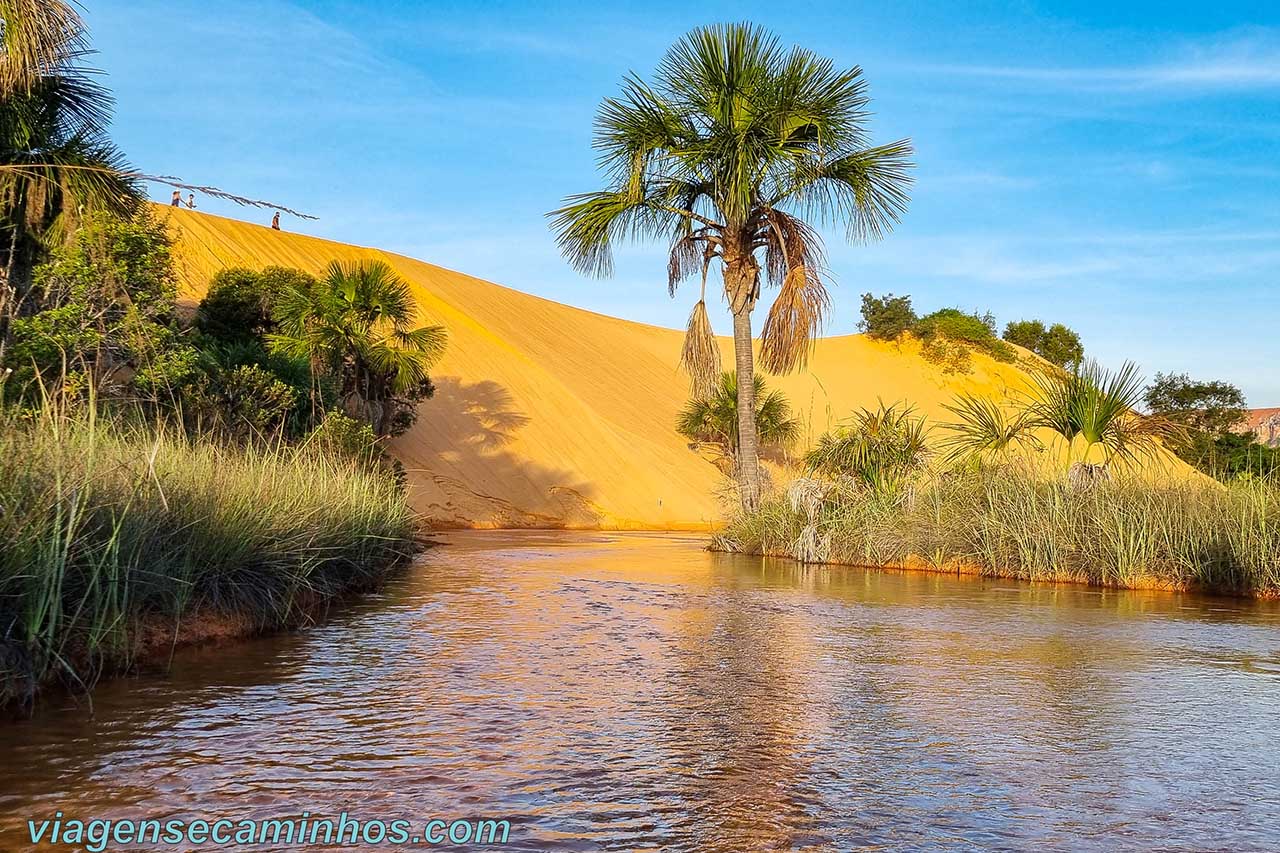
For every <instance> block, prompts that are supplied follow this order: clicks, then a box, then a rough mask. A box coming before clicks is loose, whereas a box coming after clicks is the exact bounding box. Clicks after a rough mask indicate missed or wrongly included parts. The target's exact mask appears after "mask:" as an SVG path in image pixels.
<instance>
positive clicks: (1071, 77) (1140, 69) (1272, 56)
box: [913, 31, 1280, 92]
mask: <svg viewBox="0 0 1280 853" xmlns="http://www.w3.org/2000/svg"><path fill="white" fill-rule="evenodd" d="M913 70H916V71H924V72H929V73H937V74H947V75H964V76H969V77H979V78H988V79H992V80H1006V81H1012V82H1023V83H1038V84H1042V85H1051V86H1055V87H1060V88H1067V89H1076V90H1081V91H1128V92H1143V91H1165V90H1181V91H1202V90H1219V89H1228V90H1229V89H1239V90H1248V89H1276V88H1280V39H1278V38H1277V37H1276V35H1275V34H1273V33H1271V32H1270V31H1267V32H1266V33H1265V34H1263V35H1256V36H1251V37H1248V38H1236V39H1233V40H1228V41H1219V42H1216V43H1213V44H1209V45H1206V46H1193V47H1190V48H1187V49H1185V50H1183V51H1182V55H1181V56H1179V57H1178V58H1176V59H1172V60H1169V61H1165V62H1157V63H1150V64H1144V65H1130V66H1088V67H1068V66H1058V67H1039V66H1027V65H965V64H947V65H916V66H913Z"/></svg>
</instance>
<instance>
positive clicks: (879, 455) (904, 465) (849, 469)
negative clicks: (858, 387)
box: [805, 402, 930, 492]
mask: <svg viewBox="0 0 1280 853" xmlns="http://www.w3.org/2000/svg"><path fill="white" fill-rule="evenodd" d="M927 436H928V427H927V425H926V424H925V420H924V418H922V417H919V416H917V415H916V414H915V410H914V409H913V408H911V407H910V406H901V407H900V406H898V405H897V404H896V403H895V404H893V405H890V406H886V405H885V404H884V403H883V402H881V403H880V404H879V405H877V407H876V408H875V409H860V410H859V411H857V412H855V413H854V414H853V415H852V416H851V417H850V418H848V419H847V420H845V421H844V422H843V423H841V424H840V425H839V426H838V427H836V428H835V429H834V430H832V431H830V432H828V433H825V434H824V435H823V436H822V437H821V438H819V439H818V443H817V444H816V445H815V446H814V448H813V449H812V450H810V451H809V453H808V454H807V455H806V456H805V466H806V467H807V468H808V469H809V471H810V472H811V473H813V474H817V475H819V476H822V477H828V478H832V479H836V478H850V479H852V480H854V481H855V482H857V483H859V484H860V485H862V486H864V487H866V488H868V489H871V490H873V491H877V492H892V491H895V490H896V489H897V488H898V487H899V486H901V485H902V484H903V483H904V482H905V481H906V480H907V479H909V478H910V477H912V476H914V475H915V474H917V473H919V472H921V471H922V470H923V469H924V466H925V464H926V462H927V461H928V459H929V452H930V451H929V446H928V442H927V440H926V439H927Z"/></svg>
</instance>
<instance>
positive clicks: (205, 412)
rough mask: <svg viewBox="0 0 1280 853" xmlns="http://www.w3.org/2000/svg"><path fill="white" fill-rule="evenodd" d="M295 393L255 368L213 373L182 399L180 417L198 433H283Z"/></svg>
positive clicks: (241, 435) (248, 366)
mask: <svg viewBox="0 0 1280 853" xmlns="http://www.w3.org/2000/svg"><path fill="white" fill-rule="evenodd" d="M298 402H299V395H298V392H297V391H296V390H295V389H294V388H292V387H290V386H289V385H288V384H287V383H284V382H281V381H280V379H279V378H277V377H276V376H275V375H273V374H272V373H271V372H270V371H267V370H264V369H263V368H261V367H259V366H257V365H256V364H243V365H240V366H238V367H233V368H230V369H221V368H219V369H215V370H213V371H212V372H210V373H206V374H205V375H204V376H203V377H202V378H201V379H200V380H198V381H197V382H195V383H194V384H193V385H192V387H191V388H190V389H189V390H188V391H187V392H186V393H185V394H184V396H183V414H184V415H185V416H186V418H187V420H188V422H189V423H191V424H192V425H193V426H194V427H195V428H196V429H197V430H212V431H215V432H217V433H219V434H222V435H227V436H231V437H236V438H245V437H250V436H264V435H269V434H279V433H283V432H284V429H285V426H286V423H287V421H288V419H289V416H290V415H291V414H293V412H294V410H295V408H296V407H297V405H298Z"/></svg>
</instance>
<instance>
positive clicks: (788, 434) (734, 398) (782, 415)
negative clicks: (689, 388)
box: [676, 371, 800, 466]
mask: <svg viewBox="0 0 1280 853" xmlns="http://www.w3.org/2000/svg"><path fill="white" fill-rule="evenodd" d="M752 391H753V396H754V398H755V401H756V416H755V418H754V421H755V426H756V438H757V439H758V440H759V442H760V444H761V445H762V446H765V447H768V446H774V447H785V446H787V445H789V444H791V443H792V442H794V441H795V440H796V438H797V437H798V436H799V435H800V422H799V421H798V420H796V419H795V418H794V417H792V415H791V406H790V404H789V403H787V398H786V396H784V395H783V393H782V392H781V391H767V390H766V389H765V384H764V377H763V376H760V375H756V377H755V379H754V381H753V382H752ZM676 432H678V433H680V434H681V435H683V436H684V437H685V438H687V439H689V440H690V441H696V442H701V443H705V444H711V445H714V446H716V447H718V448H720V451H721V452H722V453H723V455H724V456H725V457H726V458H727V459H728V460H730V461H731V462H732V463H733V464H734V465H735V466H736V465H737V463H738V450H739V446H740V441H739V438H738V377H737V375H736V374H734V373H732V372H728V371H726V372H724V373H722V374H720V383H719V385H717V386H716V389H715V391H714V392H713V393H711V394H709V395H707V396H705V397H694V398H693V399H691V400H690V401H689V402H688V403H687V404H686V405H685V407H684V408H683V409H682V410H681V411H680V415H679V417H678V418H677V419H676Z"/></svg>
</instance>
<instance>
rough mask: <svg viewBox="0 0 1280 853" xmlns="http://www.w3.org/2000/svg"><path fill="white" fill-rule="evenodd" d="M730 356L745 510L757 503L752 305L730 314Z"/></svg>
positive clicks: (758, 475) (758, 502)
mask: <svg viewBox="0 0 1280 853" xmlns="http://www.w3.org/2000/svg"><path fill="white" fill-rule="evenodd" d="M733 356H734V366H735V369H736V370H737V373H738V497H739V500H740V501H741V504H742V509H743V511H744V512H754V511H755V510H756V508H757V507H759V506H760V442H759V439H758V438H757V436H756V418H755V412H756V389H755V375H756V371H755V356H754V353H753V352H752V350H751V308H750V307H749V306H746V305H744V306H742V307H741V308H739V309H738V310H737V311H735V312H734V314H733Z"/></svg>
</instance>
